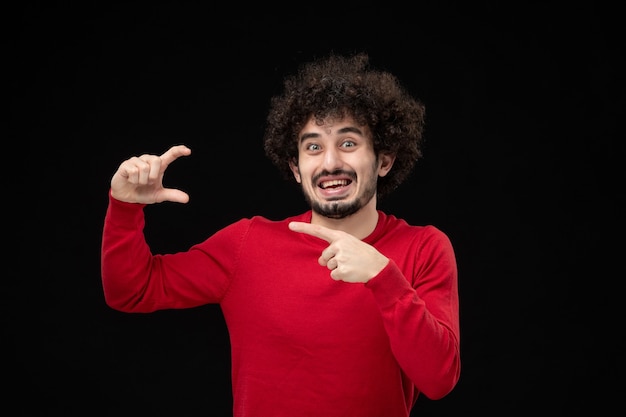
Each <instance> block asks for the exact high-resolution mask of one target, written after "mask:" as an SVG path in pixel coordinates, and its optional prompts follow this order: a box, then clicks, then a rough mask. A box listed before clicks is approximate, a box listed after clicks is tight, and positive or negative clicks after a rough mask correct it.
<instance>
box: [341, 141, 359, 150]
mask: <svg viewBox="0 0 626 417" xmlns="http://www.w3.org/2000/svg"><path fill="white" fill-rule="evenodd" d="M354 146H356V143H355V142H353V141H351V140H346V141H343V142H342V143H341V147H342V148H352V147H354Z"/></svg>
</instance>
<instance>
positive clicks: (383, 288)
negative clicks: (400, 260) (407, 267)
mask: <svg viewBox="0 0 626 417" xmlns="http://www.w3.org/2000/svg"><path fill="white" fill-rule="evenodd" d="M365 286H366V287H367V288H369V289H370V290H371V291H372V294H373V295H374V298H375V299H376V302H377V303H378V305H379V306H380V307H381V308H385V307H388V306H390V305H392V304H394V303H396V302H397V301H398V300H400V299H402V298H404V297H407V296H411V297H414V296H415V289H413V287H411V284H410V283H409V281H407V279H406V278H405V277H404V275H402V271H401V270H400V268H398V265H397V264H396V263H395V262H394V261H393V260H391V259H390V260H389V263H388V264H387V266H386V267H385V268H383V270H382V271H380V273H379V274H378V275H376V276H375V277H374V278H372V279H370V280H369V281H368V282H367V283H365Z"/></svg>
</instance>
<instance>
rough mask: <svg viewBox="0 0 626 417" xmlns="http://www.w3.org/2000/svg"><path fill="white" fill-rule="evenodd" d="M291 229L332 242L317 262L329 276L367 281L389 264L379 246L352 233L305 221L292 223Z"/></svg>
mask: <svg viewBox="0 0 626 417" xmlns="http://www.w3.org/2000/svg"><path fill="white" fill-rule="evenodd" d="M289 229H291V230H293V231H294V232H300V233H306V234H308V235H311V236H315V237H318V238H320V239H324V240H325V241H327V242H328V243H329V245H328V247H326V249H324V250H323V251H322V254H321V255H320V257H319V259H318V262H319V264H320V265H322V266H325V267H327V268H328V269H330V276H331V278H332V279H334V280H335V281H345V282H352V283H357V282H361V283H366V282H367V281H369V280H370V279H371V278H373V277H375V276H376V275H377V274H378V273H379V272H380V271H382V270H383V268H384V267H385V266H387V264H388V263H389V258H387V257H386V256H384V255H383V254H381V253H380V252H379V251H378V250H376V248H374V247H373V246H372V245H368V244H367V243H365V242H363V241H361V240H359V239H357V238H356V237H354V236H352V235H351V234H349V233H346V232H343V231H340V230H333V229H329V228H327V227H324V226H320V225H316V224H311V223H305V222H291V223H289Z"/></svg>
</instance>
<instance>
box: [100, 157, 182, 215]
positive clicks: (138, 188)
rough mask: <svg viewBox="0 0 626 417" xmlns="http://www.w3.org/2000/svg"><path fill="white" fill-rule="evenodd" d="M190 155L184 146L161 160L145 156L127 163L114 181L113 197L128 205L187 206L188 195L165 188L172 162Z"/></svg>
mask: <svg viewBox="0 0 626 417" xmlns="http://www.w3.org/2000/svg"><path fill="white" fill-rule="evenodd" d="M190 154H191V149H189V148H188V147H186V146H185V145H176V146H172V147H171V148H169V149H168V150H167V151H166V152H165V153H164V154H163V155H161V156H158V155H147V154H144V155H141V156H133V157H132V158H130V159H127V160H126V161H124V162H122V164H121V165H120V166H119V168H118V169H117V172H115V174H114V175H113V178H112V179H111V196H112V197H113V198H115V199H116V200H120V201H125V202H127V203H142V204H153V203H161V202H163V201H173V202H175V203H186V202H188V201H189V195H188V194H187V193H185V192H184V191H181V190H178V189H175V188H165V187H163V175H164V174H165V170H166V169H167V167H168V166H169V165H170V164H171V163H172V162H174V161H175V160H176V159H178V158H179V157H181V156H188V155H190Z"/></svg>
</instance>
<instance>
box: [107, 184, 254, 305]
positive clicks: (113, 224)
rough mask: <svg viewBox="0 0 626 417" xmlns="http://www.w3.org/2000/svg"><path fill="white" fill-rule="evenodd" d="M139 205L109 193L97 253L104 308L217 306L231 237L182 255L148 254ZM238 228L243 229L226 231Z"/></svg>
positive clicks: (213, 239)
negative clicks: (99, 261) (99, 255)
mask: <svg viewBox="0 0 626 417" xmlns="http://www.w3.org/2000/svg"><path fill="white" fill-rule="evenodd" d="M144 207H145V206H144V205H141V204H130V203H124V202H121V201H118V200H115V199H114V198H112V197H110V195H109V207H108V209H107V213H106V216H105V220H104V228H103V235H102V249H101V274H102V285H103V289H104V296H105V301H106V303H107V305H109V306H110V307H111V308H114V309H116V310H120V311H125V312H152V311H155V310H162V309H174V308H188V307H195V306H199V305H202V304H207V303H216V302H219V300H220V298H221V297H222V296H223V294H224V292H225V291H226V288H227V286H228V281H229V279H230V276H229V271H230V270H231V265H232V263H233V262H234V260H233V257H232V255H231V252H230V251H229V248H231V249H232V245H233V244H234V243H233V244H231V243H230V241H228V242H227V239H228V238H229V237H230V236H234V235H236V233H235V234H233V233H227V232H222V233H221V234H220V235H219V236H213V237H211V238H209V239H207V241H206V242H203V244H202V246H200V245H196V246H194V247H192V248H191V249H190V250H189V251H186V252H181V253H176V254H165V255H160V254H157V255H153V254H152V252H151V251H150V247H149V246H148V244H147V242H146V240H145V236H144V234H143V228H144V224H145V220H144V213H143V209H144ZM239 226H244V225H243V223H241V224H238V225H237V226H233V227H231V229H230V230H231V231H232V230H234V229H236V228H237V227H239ZM239 229H243V227H239ZM220 237H221V240H220ZM234 242H236V239H234Z"/></svg>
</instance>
